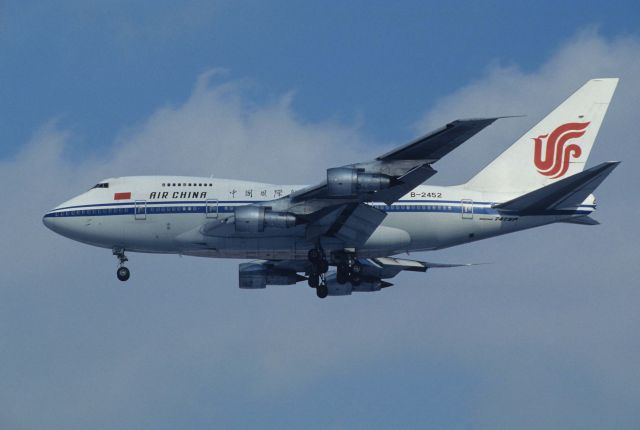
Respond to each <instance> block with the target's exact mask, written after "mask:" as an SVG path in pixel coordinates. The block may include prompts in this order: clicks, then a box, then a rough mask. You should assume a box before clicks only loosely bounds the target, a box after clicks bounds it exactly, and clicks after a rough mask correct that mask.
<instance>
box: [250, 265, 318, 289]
mask: <svg viewBox="0 0 640 430" xmlns="http://www.w3.org/2000/svg"><path fill="white" fill-rule="evenodd" d="M306 279H307V278H305V277H304V276H301V275H298V274H297V273H296V272H292V271H288V270H280V269H276V268H274V267H272V266H271V265H270V264H268V263H242V264H240V266H239V268H238V280H239V286H240V288H243V289H259V288H266V286H267V285H292V284H295V283H296V282H300V281H304V280H306Z"/></svg>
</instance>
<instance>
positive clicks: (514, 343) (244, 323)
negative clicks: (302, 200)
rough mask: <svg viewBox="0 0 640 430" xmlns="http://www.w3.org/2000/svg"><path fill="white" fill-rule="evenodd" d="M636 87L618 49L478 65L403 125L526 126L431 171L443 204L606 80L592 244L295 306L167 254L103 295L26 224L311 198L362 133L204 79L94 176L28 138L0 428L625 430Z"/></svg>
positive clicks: (117, 147) (485, 254)
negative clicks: (122, 178)
mask: <svg viewBox="0 0 640 430" xmlns="http://www.w3.org/2000/svg"><path fill="white" fill-rule="evenodd" d="M639 72H640V45H639V42H638V41H637V40H636V39H633V38H620V39H606V38H603V37H601V36H600V35H598V34H597V33H593V32H591V33H582V34H579V35H577V36H576V37H575V38H574V39H572V40H570V41H569V42H567V43H566V44H565V45H564V46H562V47H561V48H560V49H559V50H558V51H557V52H556V53H555V54H554V55H553V56H552V57H551V58H550V59H549V60H548V61H547V62H546V63H545V64H543V65H542V66H541V67H540V68H539V69H537V70H532V71H523V70H521V69H519V68H518V67H517V66H515V65H510V66H503V65H500V64H497V65H496V64H494V65H493V66H491V67H489V68H488V69H487V70H486V71H485V72H484V73H483V75H482V76H480V77H478V79H477V80H476V81H474V82H472V83H470V84H468V85H467V86H465V87H463V88H461V89H460V90H458V91H457V92H455V93H454V94H451V95H450V96H449V97H446V98H443V99H442V100H439V101H437V102H436V103H435V104H434V105H433V106H432V107H431V108H430V109H429V110H428V111H427V112H425V114H424V115H423V116H422V118H421V119H420V120H419V121H417V125H416V127H417V128H419V129H420V130H426V129H428V128H432V127H435V126H439V125H441V124H442V123H444V122H446V121H448V120H451V119H454V118H457V117H466V116H481V115H487V114H514V113H515V114H518V113H526V114H528V115H529V116H528V117H527V118H525V119H513V120H503V121H501V122H499V123H498V124H496V125H494V126H492V128H490V129H489V130H487V131H485V132H483V133H482V135H480V136H478V138H477V139H474V141H472V142H469V143H468V144H466V145H464V146H463V147H462V148H460V149H459V150H457V151H456V152H455V153H453V154H451V155H450V156H449V157H448V158H447V159H446V160H443V161H442V162H441V163H438V169H439V170H440V172H441V173H439V174H438V176H439V177H440V178H439V181H440V182H449V183H453V182H456V181H464V180H466V178H467V177H468V176H470V175H471V174H472V173H473V172H474V170H477V169H479V168H480V167H481V166H482V164H484V163H485V162H486V161H488V160H489V159H491V158H493V156H495V155H496V154H497V153H498V152H499V151H500V150H501V149H503V148H505V147H506V146H507V145H508V144H509V143H510V142H512V141H513V140H515V138H517V137H518V136H519V134H521V133H522V132H524V131H526V129H527V128H528V126H529V125H531V124H533V123H535V122H536V121H537V118H539V117H540V116H541V115H543V114H544V113H545V112H546V111H548V110H549V109H551V108H552V107H554V106H555V105H556V104H557V103H559V102H560V101H561V100H562V99H563V98H564V97H565V96H566V95H568V94H569V93H570V92H571V91H572V90H574V89H575V88H577V87H578V86H579V85H581V84H582V82H583V81H584V80H586V79H588V78H591V77H594V76H601V75H609V76H614V75H615V76H620V77H621V83H620V86H619V90H618V93H617V94H616V97H615V99H614V102H613V105H612V107H611V110H610V113H609V115H608V116H607V118H606V120H605V124H604V126H603V128H602V130H601V137H600V139H599V143H598V144H597V145H596V148H595V149H594V151H593V152H592V155H591V157H592V160H604V159H609V158H619V159H622V160H623V161H625V163H623V165H622V166H621V167H620V169H618V170H617V171H616V172H615V173H614V174H613V175H612V177H611V178H610V179H608V180H607V182H605V184H604V185H603V186H602V187H601V189H600V190H599V193H598V194H599V196H600V199H599V200H600V205H601V207H600V209H599V211H598V215H597V217H598V218H599V219H600V220H601V221H602V222H603V225H602V226H600V227H595V228H585V227H576V226H566V225H558V226H550V227H547V228H542V229H537V230H534V231H530V232H523V233H520V234H518V235H509V236H506V237H501V238H496V239H492V240H488V241H485V242H481V243H476V244H472V245H469V246H465V247H459V248H454V249H451V250H445V251H442V252H439V253H438V254H437V255H428V256H424V255H418V256H417V257H419V258H428V259H430V260H433V261H487V260H489V261H494V262H495V263H494V264H493V265H489V266H481V267H478V268H470V269H459V270H453V269H452V270H441V271H437V270H434V271H432V272H430V273H428V274H426V275H420V274H408V275H403V276H400V277H399V278H397V284H398V286H397V287H394V288H392V289H389V290H387V291H384V292H381V293H378V294H360V295H354V296H352V297H350V298H347V299H330V300H326V301H322V302H321V301H319V300H317V299H315V297H314V295H313V294H312V292H311V291H310V290H309V289H308V288H307V287H305V286H303V285H299V286H295V287H272V288H269V289H267V290H266V291H240V290H239V289H238V288H237V286H236V284H237V281H236V270H237V269H236V265H237V262H235V261H218V260H206V259H195V258H178V257H175V256H148V255H131V256H130V257H131V264H130V267H131V269H132V279H131V281H130V282H129V283H128V285H126V286H123V285H120V284H118V283H117V281H116V280H115V276H114V273H113V272H114V271H115V263H116V262H115V259H113V258H112V256H111V255H110V252H109V251H108V250H101V249H95V248H90V247H86V246H84V245H81V244H76V243H73V242H71V241H68V240H65V239H63V238H60V237H56V236H54V235H53V234H52V233H51V232H49V231H47V230H46V229H45V228H44V227H43V226H42V225H41V221H40V219H41V214H42V213H44V212H45V211H46V210H47V209H49V208H50V207H52V206H54V205H55V204H57V203H59V202H60V201H62V200H64V199H65V198H67V197H69V196H71V195H74V194H77V193H79V192H82V191H83V190H84V189H86V188H87V187H89V186H91V185H92V184H93V183H95V182H96V181H97V180H98V179H101V178H104V177H109V176H115V175H123V174H156V173H175V174H195V175H209V174H214V175H215V176H218V177H235V178H248V179H255V180H261V181H278V180H279V179H280V178H281V180H282V181H283V182H294V183H295V182H298V183H299V182H307V181H315V180H319V179H320V178H321V177H322V174H323V172H324V169H325V168H326V167H327V166H332V165H337V164H342V163H346V162H350V161H355V160H359V159H362V158H363V155H362V154H367V155H366V156H365V157H364V158H368V157H370V156H373V155H375V154H377V153H381V152H384V148H382V149H381V148H380V147H379V146H378V145H375V144H373V145H372V144H369V143H368V142H369V141H368V139H366V138H365V137H364V131H363V130H362V128H361V124H349V123H346V124H345V123H340V122H337V121H333V120H332V121H323V122H308V121H304V120H302V119H301V118H299V117H298V116H297V115H296V112H295V110H294V108H293V107H292V103H291V100H292V95H291V94H283V95H276V96H274V97H272V98H271V99H269V100H266V101H261V102H256V101H255V100H253V99H252V98H251V92H250V87H251V83H250V82H247V81H243V80H229V79H228V78H225V77H224V75H222V74H221V72H220V71H212V72H208V73H205V74H203V75H202V76H200V77H199V78H198V79H197V81H196V83H195V85H194V87H193V89H192V91H191V94H190V95H189V96H188V97H187V98H186V99H185V100H184V101H183V102H181V103H177V104H175V105H167V106H163V107H160V108H158V109H157V110H156V111H155V112H154V113H153V114H152V115H151V116H150V117H149V118H147V119H146V120H144V121H142V122H141V123H139V124H134V125H132V126H131V127H129V128H128V129H126V130H122V131H121V132H120V133H119V136H118V138H117V139H116V141H115V142H114V143H113V145H112V147H111V148H109V149H105V150H104V151H103V152H102V153H100V154H99V156H98V155H95V156H94V157H93V158H86V159H81V160H77V159H74V157H71V156H70V154H72V153H73V145H74V142H76V141H77V140H78V139H79V137H78V136H76V135H75V134H74V132H73V130H68V129H65V127H64V126H63V125H62V123H61V122H60V121H55V120H54V121H51V122H48V123H47V124H45V125H43V126H42V127H41V128H40V129H39V130H37V131H36V132H35V133H34V135H33V137H32V139H31V140H30V141H29V142H28V143H26V144H25V146H24V148H23V150H22V151H21V152H20V153H19V154H18V155H17V156H16V157H15V158H14V159H10V160H4V161H2V162H1V163H0V179H1V180H2V183H3V184H5V187H4V190H5V191H4V192H5V199H6V201H8V202H11V204H6V205H3V206H2V208H1V209H0V215H2V219H3V220H4V222H3V223H2V224H0V225H1V227H0V229H1V230H2V237H3V239H4V241H3V242H4V246H3V247H2V248H1V250H0V258H2V261H4V262H5V264H4V265H3V270H2V271H1V272H0V354H1V356H2V358H3V360H2V366H0V380H2V381H3V383H2V384H1V385H0V405H2V407H0V425H2V427H6V428H25V429H29V428H41V427H44V426H47V427H54V428H61V427H64V428H67V429H74V428H83V429H86V428H114V427H118V428H136V429H139V428H154V429H157V428H165V427H166V428H175V427H176V426H180V427H206V426H211V425H213V423H215V424H216V425H217V426H222V427H249V426H251V427H255V426H261V427H282V426H288V427H293V426H296V427H301V426H303V425H304V426H305V427H313V428H328V427H337V428H340V427H349V428H352V427H367V428H375V427H389V426H392V425H395V426H400V427H403V426H404V427H412V426H413V427H415V426H418V425H420V424H424V423H427V424H430V425H433V426H434V427H445V426H446V427H449V428H451V427H466V428H468V427H472V428H496V427H518V428H523V427H524V428H540V427H577V426H580V427H583V428H602V427H605V426H611V423H614V427H616V428H633V426H634V425H636V424H637V422H638V421H639V419H640V417H639V416H638V412H637V408H636V405H635V404H634V399H637V398H638V397H639V396H640V388H638V387H640V380H639V376H638V375H639V374H638V372H637V369H638V367H637V357H638V356H639V354H640V343H639V342H638V338H637V335H635V331H636V330H635V328H636V327H637V326H638V324H639V323H640V317H638V313H637V309H638V303H639V302H640V297H639V293H638V291H637V289H636V288H635V281H634V280H635V277H636V274H635V270H634V269H635V266H636V264H635V263H636V260H637V251H636V249H635V247H636V244H637V243H638V237H637V228H636V227H635V225H634V223H633V222H634V220H633V216H632V215H633V214H635V213H637V211H638V205H637V203H636V202H635V201H634V199H632V198H630V197H632V190H631V191H630V188H632V187H631V186H632V185H633V184H636V183H638V174H637V173H636V169H635V168H634V166H633V160H635V159H637V158H638V157H637V155H638V152H637V151H638V149H637V145H636V144H635V142H633V140H632V136H633V133H632V131H631V130H634V126H635V115H636V114H635V101H636V100H638V96H639V95H640V78H639V77H640V73H639ZM365 125H366V123H365ZM94 153H95V154H98V153H99V151H95V152H94ZM449 172H451V173H449ZM459 172H465V173H459ZM630 193H631V195H630ZM34 405H37V407H34Z"/></svg>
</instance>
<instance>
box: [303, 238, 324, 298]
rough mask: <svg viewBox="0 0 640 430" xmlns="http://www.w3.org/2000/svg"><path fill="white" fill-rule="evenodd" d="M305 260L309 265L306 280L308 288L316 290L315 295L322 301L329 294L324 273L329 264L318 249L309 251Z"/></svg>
mask: <svg viewBox="0 0 640 430" xmlns="http://www.w3.org/2000/svg"><path fill="white" fill-rule="evenodd" d="M307 258H308V260H309V262H310V263H311V271H310V272H309V280H308V282H309V286H310V287H311V288H315V289H316V295H317V296H318V297H319V298H321V299H324V298H325V297H327V295H328V294H329V289H328V288H327V281H326V279H325V273H327V271H328V270H329V262H328V261H327V259H326V257H325V256H324V253H323V252H322V251H321V250H320V249H318V248H313V249H311V250H309V254H308V255H307Z"/></svg>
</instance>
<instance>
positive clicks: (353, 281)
mask: <svg viewBox="0 0 640 430" xmlns="http://www.w3.org/2000/svg"><path fill="white" fill-rule="evenodd" d="M350 281H351V285H353V286H354V287H357V286H358V285H360V284H361V283H362V278H360V275H356V274H353V275H351V279H350Z"/></svg>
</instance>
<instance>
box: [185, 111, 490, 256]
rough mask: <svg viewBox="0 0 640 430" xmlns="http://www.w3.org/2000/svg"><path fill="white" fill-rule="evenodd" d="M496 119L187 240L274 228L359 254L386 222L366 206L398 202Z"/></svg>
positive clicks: (330, 175)
mask: <svg viewBox="0 0 640 430" xmlns="http://www.w3.org/2000/svg"><path fill="white" fill-rule="evenodd" d="M496 119H498V118H484V119H466V120H457V121H453V122H451V123H449V124H447V125H446V126H444V127H442V128H440V129H438V130H435V131H433V132H431V133H429V134H427V135H425V136H422V137H420V138H419V139H416V140H415V141H413V142H410V143H409V144H407V145H404V146H401V147H399V148H397V149H395V150H393V151H390V152H388V153H386V154H384V155H381V156H380V157H377V158H375V159H373V160H371V161H368V162H362V163H356V164H350V165H346V166H341V167H335V168H330V169H327V176H326V180H324V181H323V182H322V183H320V184H318V185H315V186H312V187H308V188H305V189H301V190H298V191H296V192H294V193H292V194H290V195H287V196H284V197H281V198H279V199H276V200H270V201H266V202H261V203H256V204H252V205H247V206H241V207H238V208H236V209H235V210H234V214H233V216H232V217H228V218H224V219H223V220H214V221H208V222H207V223H205V224H204V225H202V226H200V227H199V228H198V229H197V231H193V232H191V233H190V234H189V235H185V237H184V239H185V240H187V239H188V240H189V241H190V242H193V243H199V242H201V241H202V240H201V238H202V236H229V235H234V234H247V235H250V234H262V233H263V232H264V231H265V228H267V229H268V228H270V227H271V228H277V229H279V231H278V235H281V236H286V235H291V236H294V235H295V236H297V235H299V234H300V231H301V230H303V234H304V236H305V238H306V239H307V240H308V241H311V242H316V241H317V240H319V239H320V238H323V239H324V238H327V239H329V240H333V241H335V242H337V244H338V245H339V246H338V247H342V248H354V249H356V248H358V247H359V246H361V245H362V244H364V243H365V242H366V241H367V239H368V238H369V237H370V236H371V234H372V233H373V231H374V230H376V228H377V227H378V226H379V225H380V223H381V222H382V220H383V219H384V218H385V217H386V213H385V212H384V211H382V210H380V209H378V208H376V207H375V206H376V205H373V206H372V205H368V204H367V203H372V202H384V203H386V204H387V205H390V204H392V203H393V202H395V201H397V200H398V199H400V198H401V197H402V196H404V195H405V194H407V193H408V192H410V191H411V190H412V189H413V188H415V187H416V186H418V185H420V184H421V183H423V182H424V181H425V180H427V179H428V178H430V177H431V176H433V175H434V174H435V173H436V171H435V170H434V169H433V168H432V167H431V164H433V163H435V162H437V161H438V160H439V159H440V158H442V157H443V156H445V155H446V154H448V153H449V152H451V151H452V150H453V149H455V148H457V147H458V146H460V145H461V144H462V143H463V142H465V141H466V140H468V139H469V138H471V137H472V136H474V135H475V134H477V133H478V132H480V131H481V130H482V129H484V128H485V127H487V126H489V125H490V124H492V123H493V122H494V121H495V120H496ZM187 236H188V237H187Z"/></svg>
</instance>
